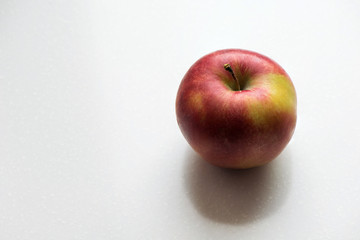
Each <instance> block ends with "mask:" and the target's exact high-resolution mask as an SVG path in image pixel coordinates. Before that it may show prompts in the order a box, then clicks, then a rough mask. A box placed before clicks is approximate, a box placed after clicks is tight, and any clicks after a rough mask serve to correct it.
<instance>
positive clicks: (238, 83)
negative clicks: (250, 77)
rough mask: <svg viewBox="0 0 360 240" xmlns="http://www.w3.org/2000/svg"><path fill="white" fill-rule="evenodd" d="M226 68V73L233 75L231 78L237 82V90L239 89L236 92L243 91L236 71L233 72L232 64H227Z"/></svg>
mask: <svg viewBox="0 0 360 240" xmlns="http://www.w3.org/2000/svg"><path fill="white" fill-rule="evenodd" d="M224 68H225V70H226V71H228V72H230V73H231V76H232V77H233V79H234V80H235V82H236V88H237V89H235V91H241V89H240V82H239V80H238V79H237V78H236V76H235V74H234V71H233V70H232V68H231V66H230V64H228V63H227V64H225V65H224Z"/></svg>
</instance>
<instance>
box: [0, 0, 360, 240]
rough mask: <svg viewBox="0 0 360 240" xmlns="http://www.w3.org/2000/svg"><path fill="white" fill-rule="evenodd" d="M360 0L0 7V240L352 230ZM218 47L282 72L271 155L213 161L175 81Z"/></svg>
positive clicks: (288, 235) (291, 235)
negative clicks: (191, 130) (290, 86)
mask: <svg viewBox="0 0 360 240" xmlns="http://www.w3.org/2000/svg"><path fill="white" fill-rule="evenodd" d="M359 12H360V2H359V1H356V0H353V1H350V0H349V1H319V2H316V1H298V2H297V3H294V2H291V1H267V2H266V3H265V1H264V2H263V3H261V2H257V3H254V1H232V2H230V1H229V2H220V1H190V0H186V1H176V2H175V1H165V0H164V1H115V0H113V1H40V0H38V1H25V0H24V1H6V0H2V1H1V3H0V132H1V134H0V239H4V240H8V239H11V240H13V239H22V240H24V239H36V240H42V239H44V240H45V239H46V240H49V239H86V240H93V239H284V240H285V239H299V240H300V239H301V240H303V239H334V240H335V239H344V240H348V239H360V232H359V223H360V207H359V202H360V184H359V183H360V174H359V168H360V147H359V139H360V127H359V122H360V113H359V111H360V94H359V89H360V71H359V64H360V45H359V42H360V14H359ZM223 48H244V49H249V50H254V51H257V52H260V53H262V54H265V55H267V56H269V57H271V58H272V59H274V60H275V61H277V62H278V63H279V64H280V65H282V66H283V67H284V68H285V69H286V71H287V72H288V73H289V74H290V76H291V77H292V80H293V82H294V84H295V87H296V90H297V94H298V124H297V128H296V132H295V135H294V137H293V140H292V142H291V143H290V145H289V146H288V147H287V148H286V150H285V151H284V152H283V154H282V155H281V156H280V157H279V158H278V159H277V160H275V161H274V162H272V163H271V164H269V165H267V166H265V167H263V168H259V169H253V170H249V171H242V172H231V171H230V172H228V171H224V170H220V169H218V168H215V167H212V166H210V165H208V164H206V163H205V162H203V161H202V160H200V159H198V157H197V156H196V155H195V154H194V153H193V152H192V150H191V149H190V147H189V146H188V144H187V143H186V142H185V140H184V138H183V136H182V135H181V133H180V131H179V129H178V126H177V123H176V118H175V106H174V105H175V97H176V92H177V88H178V85H179V83H180V81H181V79H182V77H183V75H184V74H185V72H186V71H187V70H188V68H189V67H190V65H191V64H193V63H194V62H195V61H196V60H197V59H198V58H200V57H201V56H203V55H204V54H207V53H210V52H212V51H215V50H218V49H223Z"/></svg>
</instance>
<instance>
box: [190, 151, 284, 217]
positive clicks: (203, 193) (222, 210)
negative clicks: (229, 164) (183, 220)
mask: <svg viewBox="0 0 360 240" xmlns="http://www.w3.org/2000/svg"><path fill="white" fill-rule="evenodd" d="M184 177H185V188H186V190H187V193H188V196H189V198H190V200H191V202H192V203H193V205H194V207H195V209H196V210H197V211H198V212H199V213H200V214H201V215H203V216H204V217H206V218H209V219H211V220H213V221H216V222H222V223H226V224H246V223H251V222H253V221H257V220H260V219H262V218H264V217H266V216H268V215H270V214H271V213H273V212H274V211H276V210H277V209H278V208H279V207H281V206H282V205H283V203H284V202H285V200H286V196H287V194H288V191H289V185H290V180H291V158H290V155H289V153H288V151H287V150H286V149H285V150H284V152H283V153H282V154H281V155H280V156H279V157H277V158H276V159H275V160H273V161H272V162H270V163H268V164H266V165H264V166H262V167H257V168H252V169H246V170H230V169H222V168H219V167H216V166H213V165H211V164H209V163H207V162H205V161H204V160H202V159H201V157H200V156H198V155H197V154H196V153H194V152H193V151H191V152H190V153H189V154H188V159H187V162H186V164H185V167H184Z"/></svg>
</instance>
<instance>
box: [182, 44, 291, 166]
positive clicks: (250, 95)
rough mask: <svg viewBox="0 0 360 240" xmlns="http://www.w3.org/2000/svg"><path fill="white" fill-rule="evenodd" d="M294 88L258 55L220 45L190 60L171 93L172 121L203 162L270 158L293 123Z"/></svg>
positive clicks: (251, 163)
mask: <svg viewBox="0 0 360 240" xmlns="http://www.w3.org/2000/svg"><path fill="white" fill-rule="evenodd" d="M296 101H297V100H296V92H295V88H294V85H293V83H292V81H291V79H290V77H289V75H288V74H287V73H286V72H285V70H284V69H283V68H282V67H281V66H280V65H278V64H277V63H276V62H274V61H273V60H271V59H270V58H268V57H266V56H263V55H261V54H259V53H256V52H252V51H248V50H241V49H226V50H219V51H216V52H213V53H210V54H208V55H206V56H204V57H202V58H200V59H199V60H198V61H197V62H195V63H194V64H193V65H192V66H191V68H190V69H189V70H188V72H187V73H186V74H185V76H184V78H183V79H182V81H181V83H180V86H179V90H178V93H177V97H176V117H177V122H178V125H179V127H180V130H181V132H182V133H183V135H184V137H185V139H186V140H187V141H188V143H189V144H190V146H191V147H192V148H193V149H194V150H195V151H196V152H197V153H198V154H199V155H200V156H201V157H202V158H203V159H205V160H206V161H208V162H210V163H212V164H214V165H216V166H219V167H224V168H235V169H244V168H252V167H257V166H261V165H264V164H266V163H268V162H270V161H271V160H273V159H275V158H276V157H277V156H278V155H279V154H280V153H281V151H282V150H283V149H284V148H285V147H286V145H287V144H288V142H289V141H290V139H291V137H292V135H293V133H294V129H295V125H296Z"/></svg>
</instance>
